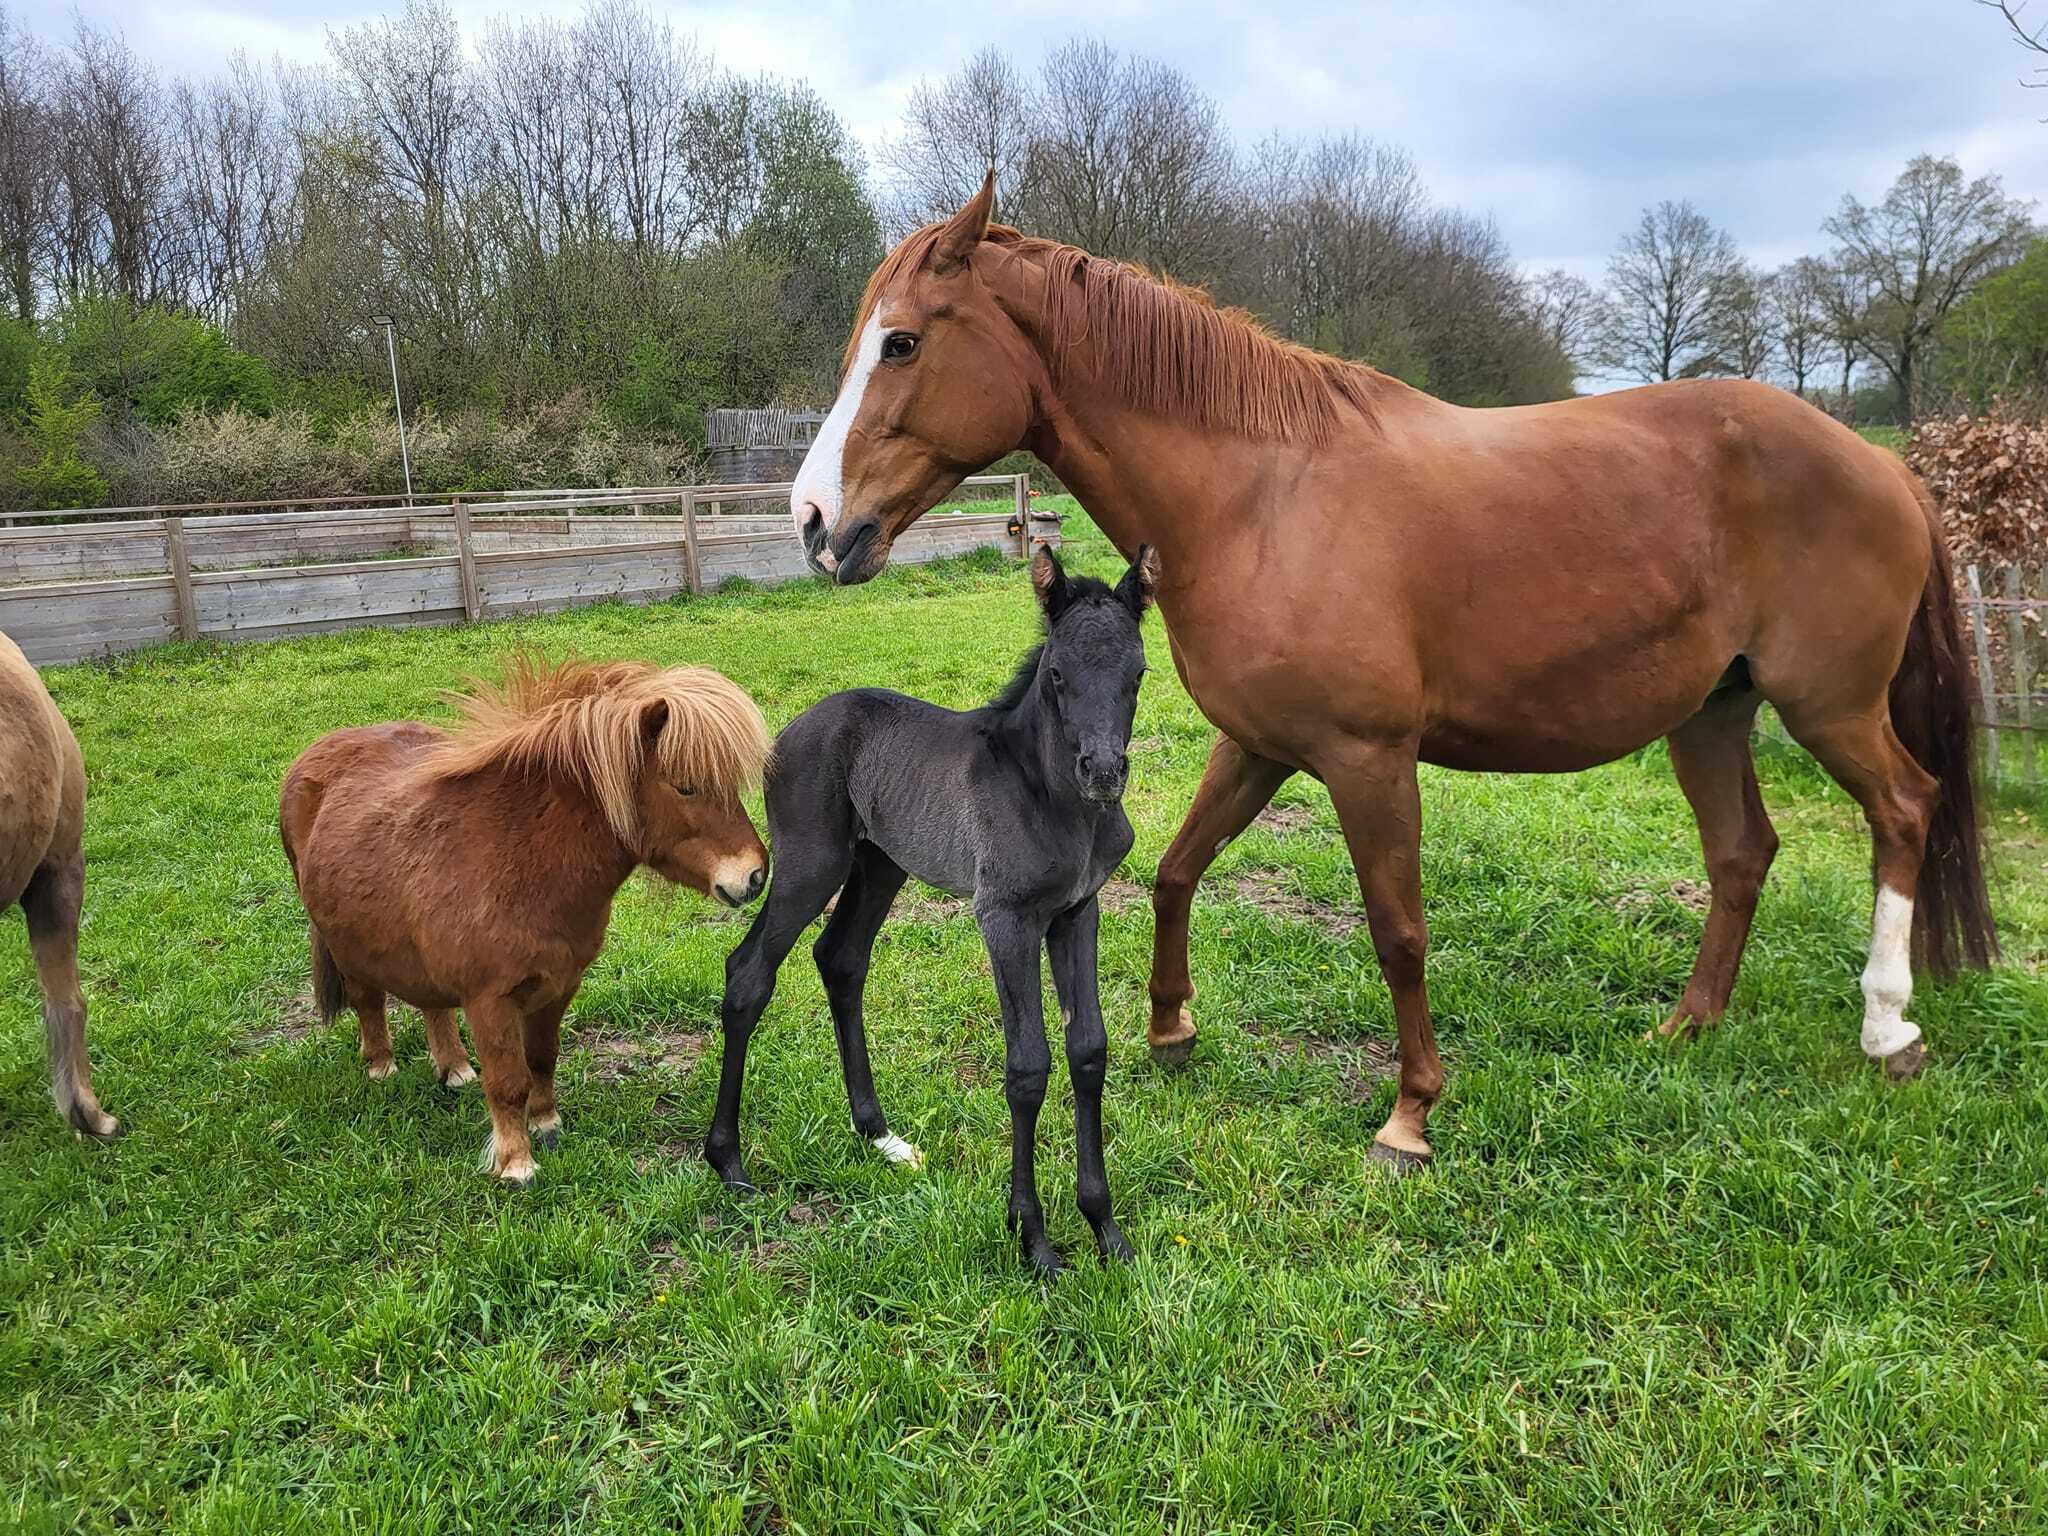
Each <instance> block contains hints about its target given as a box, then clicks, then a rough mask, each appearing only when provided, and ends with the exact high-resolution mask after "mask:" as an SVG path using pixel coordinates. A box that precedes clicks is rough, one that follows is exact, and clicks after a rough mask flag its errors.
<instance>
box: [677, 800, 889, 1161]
mask: <svg viewBox="0 0 2048 1536" xmlns="http://www.w3.org/2000/svg"><path fill="white" fill-rule="evenodd" d="M852 860H853V845H852V842H851V841H850V840H849V841H847V842H844V843H836V842H823V841H820V842H817V843H812V844H811V845H809V846H801V845H800V843H799V839H798V838H797V837H796V836H794V835H791V834H789V833H783V834H781V835H779V836H777V837H776V839H775V873H774V874H773V876H771V877H770V879H769V882H768V896H767V899H766V900H765V901H763V902H762V903H761V910H760V911H759V912H758V913H757V914H756V915H755V917H754V922H753V926H752V927H750V928H748V929H747V936H746V937H745V938H744V939H741V940H740V942H739V947H738V948H737V949H735V950H734V951H733V952H732V953H731V954H730V955H728V956H726V960H725V1001H724V1003H723V1004H722V1005H721V1007H720V1008H719V1023H720V1024H721V1026H722V1027H723V1029H724V1032H725V1054H724V1055H723V1057H722V1058H721V1059H720V1061H719V1064H718V1104H717V1106H716V1108H714V1109H713V1110H712V1112H711V1129H710V1131H709V1132H707V1133H706V1135H705V1137H704V1161H705V1162H707V1163H709V1164H710V1165H711V1166H712V1167H713V1168H715V1169H717V1170H718V1176H719V1177H720V1178H721V1179H723V1180H725V1183H726V1187H727V1188H729V1189H737V1190H751V1189H752V1188H753V1187H754V1185H753V1182H752V1181H751V1180H750V1179H749V1178H748V1177H747V1169H746V1164H745V1162H744V1161H742V1159H741V1157H740V1090H741V1088H742V1086H743V1085H744V1081H745V1078H746V1072H747V1046H748V1043H749V1042H750V1041H752V1039H753V1037H754V1026H755V1025H757V1024H759V1023H760V1022H761V1015H762V1014H763V1013H765V1012H766V1011H767V1009H768V1001H769V999H770V998H772V997H774V995H775V977H776V973H777V972H779V971H780V970H781V969H782V962H783V961H784V960H785V959H787V958H788V956H789V952H790V950H791V948H793V947H794V946H795V944H796V940H797V935H798V934H800V933H802V932H803V931H804V929H805V928H806V927H807V926H809V924H810V921H811V919H812V918H814V917H816V916H817V915H818V914H819V913H820V912H822V911H824V910H825V903H826V902H828V901H830V900H831V899H832V893H833V892H834V891H835V890H837V889H839V887H840V886H841V885H842V884H843V883H844V882H845V880H846V875H847V867H848V865H849V864H850V863H851V862H852Z"/></svg>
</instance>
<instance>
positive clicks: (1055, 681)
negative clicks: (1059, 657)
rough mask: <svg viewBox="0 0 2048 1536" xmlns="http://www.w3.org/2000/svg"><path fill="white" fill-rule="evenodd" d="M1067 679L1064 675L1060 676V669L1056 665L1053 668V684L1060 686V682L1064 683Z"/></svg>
mask: <svg viewBox="0 0 2048 1536" xmlns="http://www.w3.org/2000/svg"><path fill="white" fill-rule="evenodd" d="M1065 681H1066V679H1065V678H1064V677H1061V676H1060V669H1059V668H1058V667H1054V668H1053V669H1052V685H1053V687H1055V688H1057V687H1059V686H1060V684H1062V683H1064V682H1065Z"/></svg>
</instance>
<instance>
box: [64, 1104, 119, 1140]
mask: <svg viewBox="0 0 2048 1536" xmlns="http://www.w3.org/2000/svg"><path fill="white" fill-rule="evenodd" d="M66 1118H67V1119H68V1120H69V1122H70V1125H71V1129H72V1131H73V1132H74V1133H76V1134H77V1135H78V1136H79V1138H80V1139H82V1140H85V1141H98V1142H109V1141H119V1140H120V1139H121V1138H122V1137H123V1136H126V1135H127V1134H128V1128H127V1127H126V1126H125V1125H123V1124H122V1123H121V1122H120V1121H118V1120H116V1119H115V1118H114V1117H113V1116H112V1115H110V1114H108V1113H107V1112H106V1111H105V1110H103V1109H95V1110H85V1109H74V1110H73V1111H72V1112H71V1113H70V1115H69V1116H67V1117H66Z"/></svg>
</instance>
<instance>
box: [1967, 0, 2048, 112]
mask: <svg viewBox="0 0 2048 1536" xmlns="http://www.w3.org/2000/svg"><path fill="white" fill-rule="evenodd" d="M1977 3H1978V4H1979V5H1982V6H1988V7H1989V8H1990V9H1992V10H1994V11H1996V12H1998V14H1999V15H2001V16H2003V17H2004V18H2005V24H2006V30H2007V32H2008V33H2009V35H2010V36H2011V39H2012V41H2013V42H2015V43H2017V44H2019V46H2020V47H2022V48H2024V49H2026V50H2027V51H2028V52H2029V53H2038V54H2043V55H2048V21H2044V22H2042V23H2041V25H2039V26H2029V25H2028V24H2027V23H2026V21H2025V20H2023V19H2022V18H2023V16H2024V14H2025V12H2026V9H2027V4H2026V0H2018V3H2017V4H2014V3H2013V0H1977ZM2034 74H2035V76H2036V77H2037V78H2035V79H2032V80H2022V81H2021V82H2020V84H2021V85H2023V86H2025V87H2026V88H2027V89H2028V90H2030V91H2038V90H2041V89H2043V88H2044V87H2048V80H2044V79H2041V78H2038V77H2040V76H2043V75H2048V64H2036V65H2035V66H2034Z"/></svg>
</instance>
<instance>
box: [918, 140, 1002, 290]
mask: <svg viewBox="0 0 2048 1536" xmlns="http://www.w3.org/2000/svg"><path fill="white" fill-rule="evenodd" d="M995 211H996V168H995V167H994V166H990V167H989V168H988V175H987V176H985V177H983V178H982V182H981V190H980V191H979V192H977V193H975V194H974V196H972V197H970V198H969V199H968V200H967V206H966V207H965V208H962V209H961V210H960V211H959V212H958V213H956V214H954V215H953V217H952V218H950V219H948V220H946V227H945V228H944V229H942V230H940V231H939V240H938V244H936V245H934V246H933V247H932V271H933V273H934V274H936V275H937V276H939V277H944V276H945V275H946V274H947V273H948V272H953V271H957V270H958V269H959V268H960V267H961V266H963V265H965V263H966V261H967V258H968V256H969V255H970V254H971V253H972V252H973V250H974V248H975V247H976V246H977V245H979V244H981V242H982V238H983V236H985V235H987V234H988V221H989V219H990V218H991V217H992V216H993V215H994V213H995Z"/></svg>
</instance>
